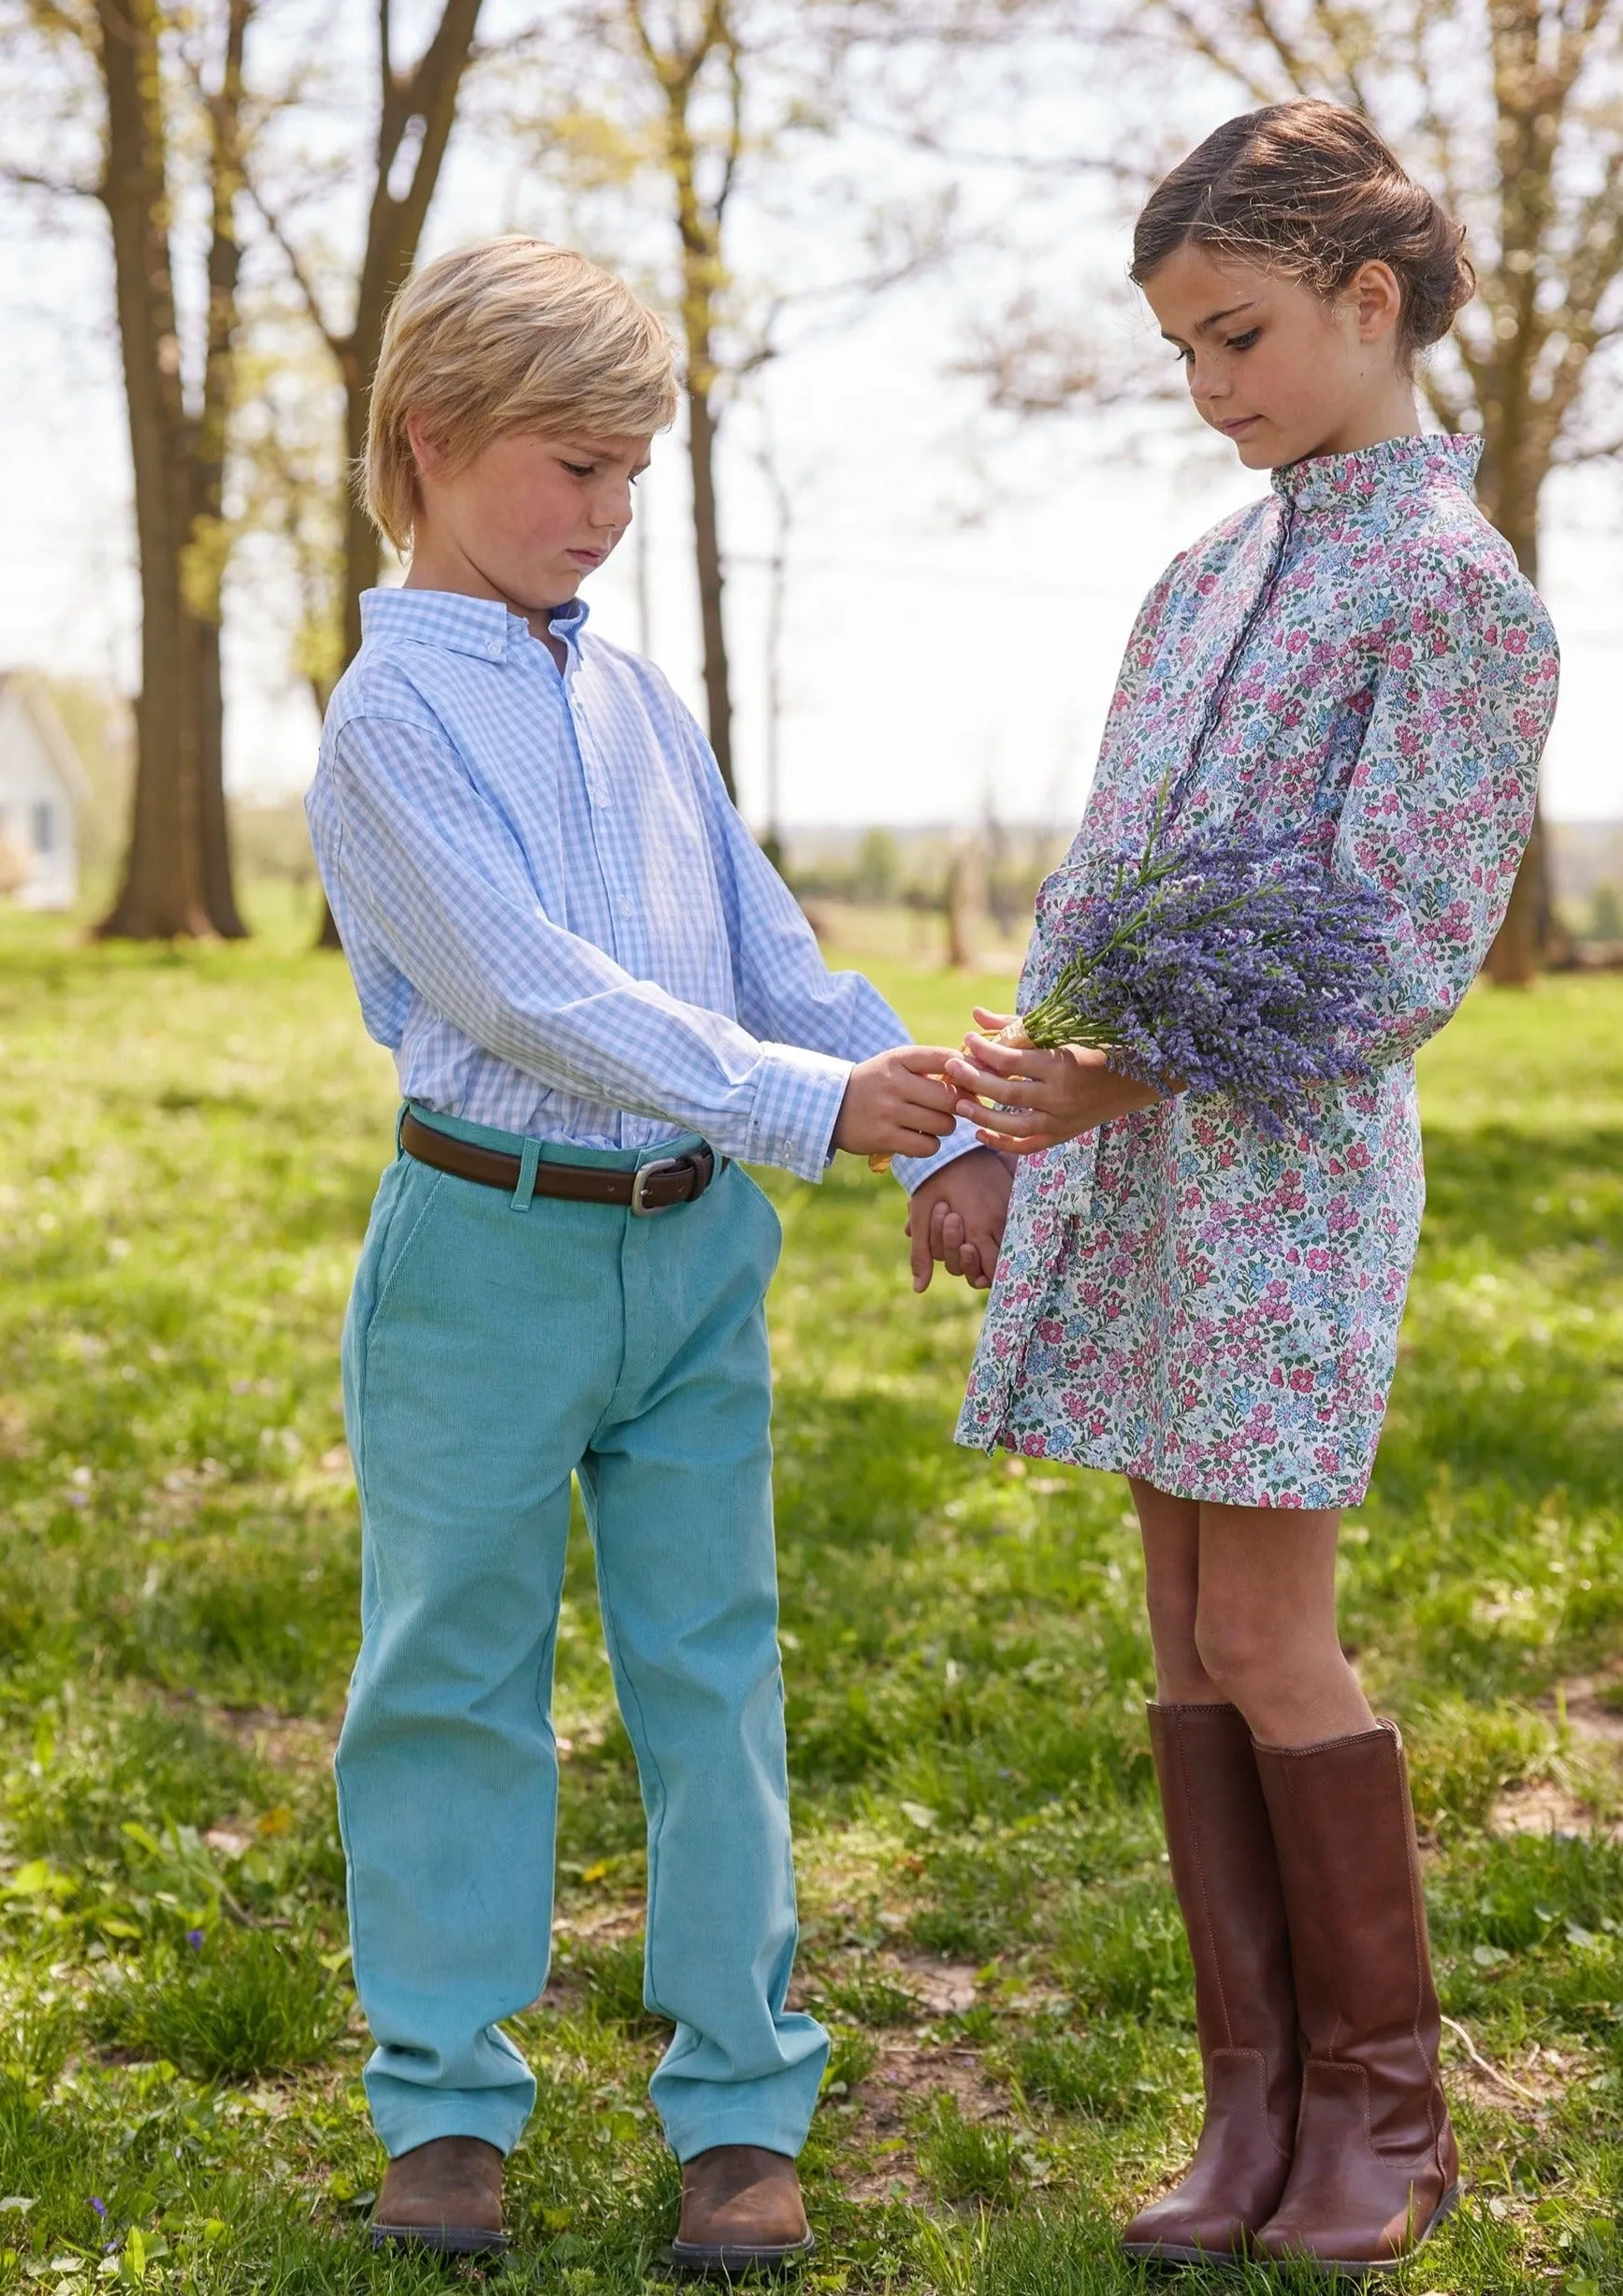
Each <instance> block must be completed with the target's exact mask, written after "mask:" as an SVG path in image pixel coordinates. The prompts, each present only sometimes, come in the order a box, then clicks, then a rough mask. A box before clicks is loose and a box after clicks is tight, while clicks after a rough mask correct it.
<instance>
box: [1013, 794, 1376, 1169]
mask: <svg viewBox="0 0 1623 2296" xmlns="http://www.w3.org/2000/svg"><path fill="white" fill-rule="evenodd" d="M1158 826H1159V824H1158V823H1157V827H1158ZM1078 910H1079V914H1078V916H1077V920H1076V926H1075V937H1074V940H1073V941H1072V944H1071V946H1070V952H1069V954H1068V956H1067V957H1066V958H1065V962H1064V964H1063V965H1062V967H1061V969H1060V971H1059V973H1058V975H1057V976H1056V977H1055V979H1054V980H1053V982H1052V985H1051V987H1050V988H1049V989H1048V991H1047V993H1046V994H1045V995H1044V996H1042V997H1041V998H1040V999H1039V1000H1038V1002H1037V1003H1036V1004H1034V1005H1033V1006H1032V1007H1031V1009H1030V1010H1029V1011H1028V1012H1024V1013H1022V1015H1021V1016H1020V1018H1019V1019H1018V1020H1016V1021H1013V1022H1011V1023H1010V1025H1009V1026H1008V1027H1007V1029H1005V1030H1004V1031H1003V1041H1004V1042H1005V1043H1006V1044H1012V1045H1016V1046H1022V1047H1023V1046H1033V1047H1042V1048H1043V1049H1045V1050H1052V1049H1053V1048H1055V1047H1058V1046H1061V1045H1091V1046H1094V1047H1097V1048H1098V1049H1099V1050H1101V1051H1103V1052H1104V1053H1105V1054H1106V1056H1107V1058H1108V1059H1109V1064H1110V1066H1111V1067H1112V1068H1114V1069H1117V1070H1119V1071H1120V1072H1121V1073H1122V1074H1123V1075H1126V1076H1138V1077H1141V1078H1142V1079H1143V1080H1144V1082H1145V1083H1147V1084H1154V1085H1158V1086H1160V1087H1161V1088H1162V1089H1163V1090H1177V1089H1178V1088H1180V1087H1187V1088H1188V1089H1189V1090H1192V1091H1196V1092H1224V1093H1226V1094H1228V1095H1229V1096H1230V1097H1231V1098H1232V1099H1235V1100H1237V1101H1239V1104H1240V1105H1241V1106H1242V1107H1243V1108H1245V1109H1246V1111H1247V1112H1248V1113H1249V1114H1250V1115H1251V1116H1252V1117H1253V1119H1254V1120H1255V1122H1256V1123H1257V1125H1258V1127H1259V1128H1260V1129H1261V1130H1262V1131H1263V1132H1265V1133H1267V1134H1269V1135H1270V1136H1271V1137H1273V1138H1276V1139H1277V1138H1279V1137H1281V1136H1282V1134H1283V1133H1284V1132H1285V1130H1286V1127H1287V1123H1288V1121H1289V1119H1290V1118H1291V1117H1292V1116H1293V1115H1294V1114H1295V1113H1297V1110H1298V1108H1299V1105H1300V1100H1301V1095H1302V1091H1303V1089H1304V1087H1306V1086H1308V1085H1310V1084H1313V1083H1318V1082H1325V1081H1345V1080H1348V1079H1351V1078H1356V1077H1360V1076H1368V1074H1369V1067H1368V1064H1367V1063H1366V1062H1362V1061H1359V1059H1358V1057H1357V1055H1356V1052H1355V1050H1354V1049H1352V1047H1354V1046H1355V1044H1356V1042H1357V1040H1358V1038H1359V1036H1360V1035H1361V1034H1362V1033H1363V1032H1364V1031H1365V1030H1366V1029H1368V1028H1369V1024H1370V1023H1371V1021H1372V1019H1373V1018H1374V1015H1373V1012H1372V1009H1371V1006H1370V1003H1369V997H1370V991H1371V989H1373V986H1374V981H1375V977H1376V973H1377V968H1378V966H1379V963H1380V960H1381V931H1380V927H1381V920H1382V917H1383V912H1384V903H1383V902H1382V899H1381V896H1380V895H1379V894H1378V893H1376V892H1374V891H1372V890H1370V889H1369V888H1365V887H1361V886H1354V885H1346V884H1343V883H1341V882H1340V880H1338V879H1337V878H1336V877H1334V876H1333V875H1332V874H1331V873H1330V871H1329V870H1328V869H1327V868H1326V866H1325V864H1324V863H1323V862H1322V861H1321V860H1320V859H1318V858H1317V857H1316V856H1315V855H1314V854H1313V853H1312V852H1311V850H1310V849H1309V848H1308V847H1307V846H1306V845H1304V844H1303V843H1302V841H1301V839H1300V837H1299V836H1297V835H1296V834H1287V835H1285V836H1282V837H1276V838H1272V839H1269V840H1266V841H1259V842H1258V843H1256V844H1253V845H1242V844H1240V843H1239V842H1236V841H1234V840H1220V839H1213V840H1210V841H1208V842H1205V843H1201V842H1193V843H1191V844H1188V845H1182V846H1181V847H1179V848H1177V849H1173V850H1168V849H1167V848H1166V847H1165V846H1163V845H1159V844H1158V842H1157V839H1156V836H1155V833H1154V830H1152V834H1151V840H1150V845H1149V849H1148V850H1147V851H1146V853H1145V854H1144V857H1143V859H1141V860H1139V861H1138V863H1136V864H1135V863H1132V862H1123V863H1121V864H1119V865H1118V867H1117V870H1116V874H1115V881H1114V883H1113V885H1112V886H1111V888H1110V889H1109V892H1105V893H1100V894H1097V895H1095V896H1094V897H1093V898H1090V899H1084V900H1082V901H1081V902H1080V903H1079V904H1078Z"/></svg>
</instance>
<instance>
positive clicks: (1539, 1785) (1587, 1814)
mask: <svg viewBox="0 0 1623 2296" xmlns="http://www.w3.org/2000/svg"><path fill="white" fill-rule="evenodd" d="M1487 1822H1488V1824H1489V1826H1490V1827H1492V1829H1493V1831H1494V1832H1495V1833H1496V1834H1555V1835H1558V1836H1563V1837H1571V1836H1573V1835H1580V1834H1581V1835H1583V1836H1584V1837H1585V1838H1586V1839H1587V1838H1588V1837H1589V1836H1591V1835H1596V1834H1599V1835H1601V1837H1602V1838H1604V1839H1605V1840H1607V1841H1618V1840H1620V1839H1623V1827H1618V1826H1616V1825H1601V1824H1600V1823H1598V1821H1597V1819H1596V1816H1595V1812H1594V1811H1593V1809H1592V1808H1591V1807H1590V1805H1589V1804H1588V1803H1587V1801H1585V1800H1584V1799H1582V1798H1581V1797H1580V1796H1578V1795H1577V1794H1575V1793H1573V1791H1572V1787H1571V1786H1569V1785H1566V1784H1564V1783H1562V1782H1561V1781H1560V1780H1559V1779H1557V1778H1522V1779H1518V1780H1517V1782H1516V1783H1515V1784H1514V1785H1513V1786H1507V1787H1506V1788H1505V1791H1504V1792H1503V1793H1502V1794H1501V1795H1500V1797H1499V1798H1498V1799H1497V1801H1496V1802H1495V1803H1494V1805H1493V1808H1492V1809H1491V1810H1490V1811H1489V1812H1488V1821H1487Z"/></svg>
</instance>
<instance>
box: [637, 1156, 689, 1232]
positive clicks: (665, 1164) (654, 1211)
mask: <svg viewBox="0 0 1623 2296" xmlns="http://www.w3.org/2000/svg"><path fill="white" fill-rule="evenodd" d="M692 1162H693V1159H692V1158H691V1157H690V1156H661V1157H659V1158H658V1159H657V1161H656V1162H653V1163H651V1164H639V1165H638V1166H637V1169H636V1171H635V1172H634V1173H633V1174H632V1176H631V1209H632V1211H633V1212H634V1213H635V1214H636V1216H637V1218H638V1219H639V1220H653V1219H655V1218H656V1217H657V1216H658V1214H659V1213H660V1212H674V1210H675V1208H676V1207H675V1206H674V1204H650V1203H649V1202H648V1200H647V1196H646V1194H645V1190H646V1187H647V1183H648V1182H649V1181H650V1180H652V1179H657V1178H658V1177H659V1175H660V1174H661V1173H664V1172H680V1171H681V1170H682V1168H683V1166H684V1165H685V1164H686V1165H691V1163H692Z"/></svg>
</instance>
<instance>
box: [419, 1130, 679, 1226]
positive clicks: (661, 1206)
mask: <svg viewBox="0 0 1623 2296" xmlns="http://www.w3.org/2000/svg"><path fill="white" fill-rule="evenodd" d="M400 1146H401V1147H402V1148H404V1149H405V1151H406V1153H407V1155H408V1156H414V1157H415V1158H416V1160H417V1162H419V1163H420V1164H432V1165H433V1167H434V1169H435V1171H436V1172H449V1173H451V1174H452V1175H453V1176H454V1177H456V1178H457V1179H459V1180H477V1181H478V1182H479V1183H480V1185H481V1186H482V1187H484V1188H503V1189H505V1190H506V1191H507V1193H508V1194H509V1195H510V1196H511V1195H513V1194H514V1193H515V1192H516V1191H517V1188H518V1184H519V1181H520V1179H521V1177H523V1165H522V1163H521V1162H520V1161H519V1159H518V1158H517V1157H516V1156H505V1155H503V1154H502V1152H501V1150H500V1148H476V1147H475V1146H474V1144H473V1142H472V1141H471V1140H456V1139H453V1137H452V1136H451V1134H449V1133H447V1132H436V1131H435V1129H434V1127H433V1126H432V1125H431V1124H422V1123H419V1122H418V1120H417V1119H416V1118H415V1117H414V1116H413V1115H412V1114H411V1113H410V1112H409V1111H408V1113H407V1114H406V1115H405V1116H404V1117H402V1118H401V1119H400ZM715 1177H716V1152H715V1150H714V1149H713V1148H693V1149H690V1150H689V1152H688V1154H687V1155H685V1156H664V1157H660V1158H659V1159H658V1160H657V1161H656V1162H653V1163H649V1164H643V1165H640V1166H639V1167H638V1169H637V1170H636V1171H635V1172H616V1171H613V1170H611V1169H610V1168H608V1167H607V1166H606V1165H602V1164H554V1163H547V1162H544V1161H543V1162H540V1163H538V1164H537V1165H536V1167H535V1190H534V1192H535V1193H536V1194H537V1195H538V1196H563V1197H565V1198H567V1200H568V1201H569V1202H570V1203H572V1204H615V1205H618V1206H621V1207H622V1208H623V1209H626V1210H630V1211H633V1212H640V1213H647V1212H668V1211H669V1210H670V1209H671V1207H672V1206H673V1205H674V1204H691V1203H692V1202H693V1201H694V1199H695V1198H696V1197H699V1196H702V1195H703V1193H704V1191H705V1190H706V1189H707V1188H708V1187H709V1185H710V1183H711V1181H712V1180H713V1179H714V1178H715Z"/></svg>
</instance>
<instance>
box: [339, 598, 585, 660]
mask: <svg viewBox="0 0 1623 2296" xmlns="http://www.w3.org/2000/svg"><path fill="white" fill-rule="evenodd" d="M586 619H587V603H586V600H585V599H581V598H572V599H566V600H565V602H564V603H563V604H562V605H561V606H558V607H556V608H555V609H554V610H553V613H552V614H551V616H550V627H551V628H552V630H553V631H554V633H555V635H556V636H558V637H559V638H561V639H562V640H563V641H564V643H566V644H567V645H569V646H570V647H572V648H573V647H574V646H577V645H578V644H579V643H580V634H581V631H582V629H583V628H585V626H586ZM361 636H362V637H363V639H364V638H384V637H387V638H407V639H410V640H411V641H412V642H413V644H416V645H434V646H442V647H443V648H444V650H445V651H446V652H447V653H449V654H472V655H475V656H477V657H478V658H479V660H481V661H501V660H503V659H504V658H505V657H506V655H507V651H508V648H509V647H510V646H512V645H514V643H517V641H518V640H520V639H525V638H528V637H529V623H528V622H527V621H526V620H525V618H524V616H523V615H522V614H514V613H513V611H512V610H511V608H510V607H508V606H506V605H505V604H504V603H503V602H502V600H501V599H499V598H466V597H464V596H463V595H462V593H461V592H460V591H457V590H405V589H391V590H363V591H362V593H361Z"/></svg>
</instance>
